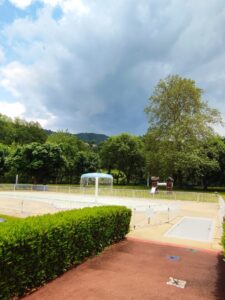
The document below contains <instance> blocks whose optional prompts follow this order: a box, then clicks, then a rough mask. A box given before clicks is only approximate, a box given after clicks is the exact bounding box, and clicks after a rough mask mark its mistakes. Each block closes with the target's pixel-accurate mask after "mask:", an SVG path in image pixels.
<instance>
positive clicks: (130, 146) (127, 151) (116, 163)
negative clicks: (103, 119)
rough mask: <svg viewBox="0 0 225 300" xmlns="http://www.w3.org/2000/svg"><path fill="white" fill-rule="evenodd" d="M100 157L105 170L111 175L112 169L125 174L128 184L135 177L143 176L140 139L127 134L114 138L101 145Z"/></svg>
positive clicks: (142, 156)
mask: <svg viewBox="0 0 225 300" xmlns="http://www.w3.org/2000/svg"><path fill="white" fill-rule="evenodd" d="M100 156H101V159H102V166H103V168H106V169H108V172H109V173H110V172H111V170H112V169H118V170H119V171H121V172H123V173H124V174H125V176H126V180H127V183H128V184H129V183H130V181H131V180H132V179H135V177H137V176H138V177H140V176H142V171H143V168H144V155H143V143H142V140H141V138H140V137H136V136H132V135H130V134H127V133H123V134H120V135H117V136H112V137H110V138H108V139H107V140H106V141H105V142H103V144H102V145H101V151H100Z"/></svg>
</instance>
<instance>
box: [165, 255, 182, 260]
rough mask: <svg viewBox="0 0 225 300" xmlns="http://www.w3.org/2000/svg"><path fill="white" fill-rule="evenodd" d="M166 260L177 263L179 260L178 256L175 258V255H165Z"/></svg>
mask: <svg viewBox="0 0 225 300" xmlns="http://www.w3.org/2000/svg"><path fill="white" fill-rule="evenodd" d="M166 258H167V259H168V260H172V261H179V260H180V256H177V255H167V257H166Z"/></svg>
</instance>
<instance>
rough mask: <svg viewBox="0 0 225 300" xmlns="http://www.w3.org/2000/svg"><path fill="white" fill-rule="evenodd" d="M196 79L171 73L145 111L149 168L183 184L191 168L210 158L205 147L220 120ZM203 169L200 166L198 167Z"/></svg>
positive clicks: (160, 83)
mask: <svg viewBox="0 0 225 300" xmlns="http://www.w3.org/2000/svg"><path fill="white" fill-rule="evenodd" d="M202 95H203V91H202V90H201V89H200V88H199V87H197V86H196V84H195V81H194V80H191V79H186V78H182V77H180V76H178V75H174V76H168V77H167V78H166V79H164V80H160V81H159V83H158V84H157V85H156V87H155V89H154V91H153V94H152V96H151V97H150V98H149V104H148V106H147V107H146V109H145V111H146V113H147V115H148V118H149V129H148V132H147V134H146V136H145V146H146V157H147V165H148V170H149V171H150V172H151V173H152V174H153V173H154V174H155V175H163V176H164V177H165V176H168V175H172V176H173V177H175V179H176V181H178V182H179V184H180V185H182V183H183V180H184V178H185V177H187V174H188V172H189V170H190V169H193V168H195V166H196V165H199V164H201V162H200V161H199V155H200V154H201V160H204V158H205V162H206V161H207V154H206V153H205V154H204V151H200V150H201V149H203V147H204V145H205V143H206V141H207V140H208V139H209V138H210V137H211V136H213V135H214V131H213V125H215V124H217V123H221V122H222V121H221V116H220V113H219V111H218V110H216V109H212V108H210V107H209V106H208V104H207V102H205V101H203V99H202ZM199 168H200V167H199Z"/></svg>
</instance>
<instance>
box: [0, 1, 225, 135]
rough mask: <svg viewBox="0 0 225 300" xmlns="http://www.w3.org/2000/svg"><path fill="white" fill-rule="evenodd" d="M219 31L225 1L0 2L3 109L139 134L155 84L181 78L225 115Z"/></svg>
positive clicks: (58, 124) (223, 37)
mask: <svg viewBox="0 0 225 300" xmlns="http://www.w3.org/2000/svg"><path fill="white" fill-rule="evenodd" d="M224 28H225V1H224V0H207V1H206V0H197V1H196V0H114V1H112V0H111V1H109V0H105V1H102V0H0V113H2V114H5V115H8V116H10V117H12V118H15V117H20V118H23V119H25V120H27V121H31V120H33V121H38V122H39V123H40V124H41V125H42V126H43V127H44V128H46V129H52V130H69V131H70V132H73V133H79V132H95V133H104V134H107V135H116V134H120V133H122V132H128V133H131V134H135V135H142V134H144V133H145V132H146V130H147V128H148V120H147V116H146V114H145V113H144V108H145V107H146V106H147V105H148V98H149V96H151V94H152V93H153V89H154V87H155V86H156V84H157V83H158V81H159V80H160V79H163V78H165V77H167V76H168V75H170V74H171V75H173V74H178V75H180V76H182V77H186V78H191V79H193V80H195V81H196V84H197V85H198V86H199V87H200V88H202V89H203V90H204V95H203V99H204V100H205V101H208V103H209V105H210V106H211V107H213V108H217V109H218V110H219V111H220V112H221V114H222V116H223V118H224V119H225V51H224V50H225V30H224ZM216 130H217V131H218V132H219V133H220V134H222V135H225V128H223V127H219V126H218V127H217V128H216Z"/></svg>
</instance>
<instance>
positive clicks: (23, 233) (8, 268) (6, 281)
mask: <svg viewBox="0 0 225 300" xmlns="http://www.w3.org/2000/svg"><path fill="white" fill-rule="evenodd" d="M130 217H131V211H130V210H129V209H127V208H126V207H118V206H117V207H116V206H105V207H94V208H84V209H79V210H71V211H66V212H60V213H56V214H54V215H50V214H48V215H44V216H38V217H29V218H26V219H21V220H16V221H13V222H6V223H4V226H0V299H10V298H11V297H14V296H21V295H23V294H24V293H26V292H27V291H29V290H30V289H33V288H35V287H38V286H40V285H42V284H43V283H45V282H47V281H49V280H51V279H53V278H55V277H56V276H58V275H59V274H62V273H63V272H65V271H66V270H67V269H69V268H70V267H71V266H73V265H76V264H79V263H81V262H82V261H84V259H85V258H87V257H89V256H92V255H95V254H97V253H98V252H100V251H101V250H102V249H104V247H106V246H108V245H110V244H112V243H113V242H117V241H119V240H121V239H123V238H124V236H125V235H126V234H127V233H128V231H129V223H130Z"/></svg>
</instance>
